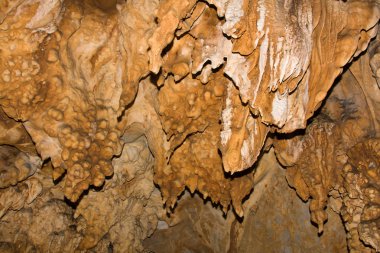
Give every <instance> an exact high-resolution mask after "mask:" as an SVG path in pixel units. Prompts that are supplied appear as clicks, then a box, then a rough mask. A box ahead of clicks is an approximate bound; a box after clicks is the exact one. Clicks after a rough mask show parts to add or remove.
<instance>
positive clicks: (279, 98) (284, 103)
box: [272, 92, 288, 127]
mask: <svg viewBox="0 0 380 253" xmlns="http://www.w3.org/2000/svg"><path fill="white" fill-rule="evenodd" d="M287 112H288V96H287V94H284V95H281V94H280V93H279V92H276V93H275V97H274V99H273V101H272V117H273V123H274V124H276V125H277V126H278V127H282V126H283V125H284V124H285V121H286V119H287V116H288V115H287Z"/></svg>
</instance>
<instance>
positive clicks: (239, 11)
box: [222, 0, 244, 38]
mask: <svg viewBox="0 0 380 253" xmlns="http://www.w3.org/2000/svg"><path fill="white" fill-rule="evenodd" d="M243 2H244V1H243V0H230V1H229V2H228V4H227V8H226V12H225V14H224V16H225V19H226V23H224V25H223V28H222V29H223V33H225V34H227V35H228V36H231V37H232V38H237V36H236V34H235V31H236V30H235V28H234V26H235V25H236V24H237V23H238V22H239V21H240V19H241V17H243V15H244V10H243Z"/></svg>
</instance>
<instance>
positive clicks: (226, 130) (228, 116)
mask: <svg viewBox="0 0 380 253" xmlns="http://www.w3.org/2000/svg"><path fill="white" fill-rule="evenodd" d="M232 89H234V87H233V84H232V83H228V87H227V98H226V107H225V109H224V110H223V112H222V121H223V130H222V131H221V133H220V139H221V143H222V145H227V143H228V141H229V140H230V138H231V134H232V132H231V125H232V114H233V112H232V110H233V108H232V98H231V96H232Z"/></svg>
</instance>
